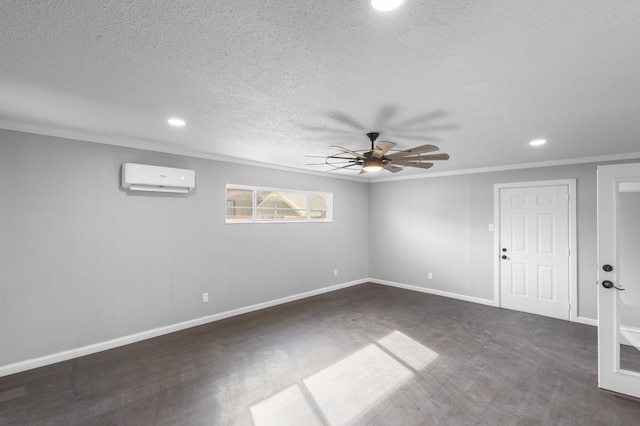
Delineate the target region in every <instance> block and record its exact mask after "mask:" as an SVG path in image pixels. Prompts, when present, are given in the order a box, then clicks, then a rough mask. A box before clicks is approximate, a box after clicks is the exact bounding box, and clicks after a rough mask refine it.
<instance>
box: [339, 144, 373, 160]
mask: <svg viewBox="0 0 640 426" xmlns="http://www.w3.org/2000/svg"><path fill="white" fill-rule="evenodd" d="M331 148H334V149H338V150H340V151H342V152H345V153H347V154H350V155H353V156H354V157H356V158H363V159H364V158H365V157H364V156H363V155H362V154H358V153H357V152H355V151H351V150H350V149H347V148H343V147H341V146H337V145H331Z"/></svg>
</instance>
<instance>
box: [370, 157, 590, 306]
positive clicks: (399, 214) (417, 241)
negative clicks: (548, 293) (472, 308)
mask: <svg viewBox="0 0 640 426" xmlns="http://www.w3.org/2000/svg"><path fill="white" fill-rule="evenodd" d="M569 178H575V179H577V216H578V217H577V220H578V223H577V235H578V315H579V316H582V317H586V318H591V319H595V318H596V315H597V309H596V286H595V281H596V273H595V272H596V270H595V265H596V165H595V164H580V165H571V166H557V167H542V168H534V169H522V170H512V171H502V172H492V173H478V174H467V175H458V176H447V177H434V178H422V179H412V180H401V181H392V182H378V183H372V184H370V185H369V198H370V206H371V207H370V214H369V224H370V227H371V236H370V243H371V245H370V257H369V261H370V265H371V266H370V276H371V277H372V278H377V279H381V280H388V281H394V282H398V283H401V284H409V285H413V286H418V287H424V288H428V289H434V290H440V291H446V292H450V293H457V294H460V295H464V296H471V297H477V298H481V299H489V300H493V290H494V278H493V259H494V257H493V256H494V247H493V232H490V231H489V230H488V225H489V224H491V223H493V221H494V216H493V205H494V204H493V203H494V201H493V191H494V184H496V183H509V182H526V181H540V180H550V179H569ZM428 272H432V273H433V279H432V280H428V279H427V273H428Z"/></svg>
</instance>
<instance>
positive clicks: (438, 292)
mask: <svg viewBox="0 0 640 426" xmlns="http://www.w3.org/2000/svg"><path fill="white" fill-rule="evenodd" d="M369 281H370V282H372V283H376V284H383V285H388V286H391V287H398V288H403V289H405V290H413V291H419V292H421V293H429V294H435V295H436V296H444V297H450V298H452V299H458V300H464V301H465V302H473V303H480V304H481V305H488V306H496V302H494V301H493V300H490V299H482V298H480V297H473V296H465V295H464V294H458V293H450V292H448V291H442V290H434V289H432V288H425V287H418V286H416V285H409V284H402V283H397V282H394V281H386V280H379V279H377V278H370V279H369Z"/></svg>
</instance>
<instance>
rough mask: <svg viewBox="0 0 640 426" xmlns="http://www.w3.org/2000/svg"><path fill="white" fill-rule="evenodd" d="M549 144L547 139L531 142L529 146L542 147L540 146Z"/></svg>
mask: <svg viewBox="0 0 640 426" xmlns="http://www.w3.org/2000/svg"><path fill="white" fill-rule="evenodd" d="M546 143H547V140H546V139H534V140H532V141H531V142H529V145H531V146H540V145H544V144H546Z"/></svg>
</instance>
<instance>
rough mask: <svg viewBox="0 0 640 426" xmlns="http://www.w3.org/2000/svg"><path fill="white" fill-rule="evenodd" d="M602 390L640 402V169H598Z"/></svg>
mask: <svg viewBox="0 0 640 426" xmlns="http://www.w3.org/2000/svg"><path fill="white" fill-rule="evenodd" d="M598 385H599V386H600V387H601V388H604V389H608V390H611V391H614V392H619V393H623V394H627V395H632V396H635V397H637V398H640V163H635V164H618V165H611V166H599V167H598Z"/></svg>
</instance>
